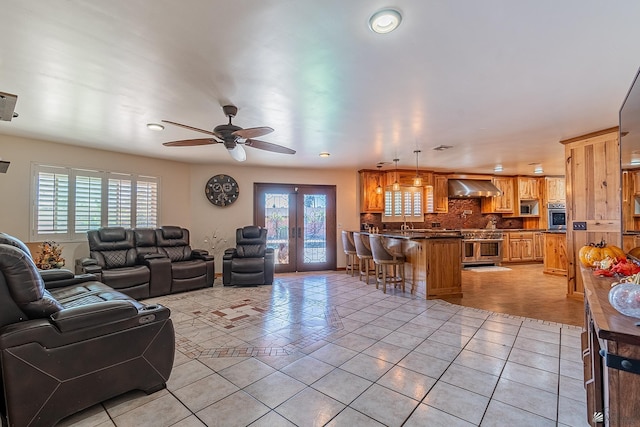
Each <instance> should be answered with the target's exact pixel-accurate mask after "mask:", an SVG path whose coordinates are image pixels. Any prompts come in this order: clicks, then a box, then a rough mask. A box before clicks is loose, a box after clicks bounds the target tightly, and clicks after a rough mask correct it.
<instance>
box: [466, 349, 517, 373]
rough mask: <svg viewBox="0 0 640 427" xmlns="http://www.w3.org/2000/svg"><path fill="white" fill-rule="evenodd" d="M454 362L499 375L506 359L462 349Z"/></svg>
mask: <svg viewBox="0 0 640 427" xmlns="http://www.w3.org/2000/svg"><path fill="white" fill-rule="evenodd" d="M453 363H456V364H458V365H462V366H466V367H467V368H471V369H477V370H479V371H482V372H486V373H488V374H491V375H497V376H499V375H500V373H501V372H502V368H503V367H504V365H505V363H506V361H505V360H504V359H499V358H497V357H491V356H488V355H486V354H480V353H474V352H473V351H469V350H462V351H461V352H460V354H459V355H458V357H456V359H455V360H454V361H453Z"/></svg>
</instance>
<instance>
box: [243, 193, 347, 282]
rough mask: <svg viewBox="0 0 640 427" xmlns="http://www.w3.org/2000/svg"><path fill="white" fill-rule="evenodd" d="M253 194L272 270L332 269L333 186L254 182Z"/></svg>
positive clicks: (334, 229)
mask: <svg viewBox="0 0 640 427" xmlns="http://www.w3.org/2000/svg"><path fill="white" fill-rule="evenodd" d="M254 195H255V196H254V197H255V200H254V209H253V212H254V224H256V225H260V226H262V227H264V228H266V229H267V230H268V234H267V246H268V247H270V248H273V250H274V258H275V263H276V266H275V271H276V273H284V272H294V271H317V270H335V269H336V187H335V186H333V185H296V184H263V183H256V184H254Z"/></svg>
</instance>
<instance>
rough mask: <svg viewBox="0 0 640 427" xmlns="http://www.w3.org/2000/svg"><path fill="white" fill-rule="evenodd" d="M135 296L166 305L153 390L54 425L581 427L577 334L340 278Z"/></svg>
mask: <svg viewBox="0 0 640 427" xmlns="http://www.w3.org/2000/svg"><path fill="white" fill-rule="evenodd" d="M148 302H149V303H151V302H158V303H161V304H164V305H166V306H168V307H170V308H171V310H172V319H173V322H174V327H175V330H176V356H175V363H174V369H173V372H172V374H171V378H170V379H169V382H168V383H167V388H166V389H165V390H162V391H159V392H157V393H154V394H152V395H149V396H147V395H144V394H143V393H140V392H131V393H128V394H125V395H122V396H119V397H117V398H114V399H111V400H109V401H106V402H104V403H102V404H100V405H96V406H94V407H92V408H89V409H88V410H86V411H83V412H81V413H78V414H76V415H74V416H72V417H70V418H67V419H66V420H63V421H62V422H61V423H60V424H59V425H63V426H101V427H106V426H118V427H121V426H136V427H140V426H153V427H158V426H182V427H190V426H225V427H230V426H247V425H251V426H270V427H272V426H294V425H297V426H323V425H327V426H350V427H354V426H382V425H386V426H401V425H402V426H426V425H428V426H447V427H455V426H478V425H481V426H516V425H517V426H547V425H549V426H586V425H587V423H586V415H585V414H586V409H585V401H586V397H585V391H584V388H583V384H582V362H581V352H580V332H581V330H580V327H578V326H573V325H568V324H560V323H554V322H548V321H540V320H534V319H529V318H525V317H518V316H513V315H508V314H501V313H495V312H491V311H486V310H482V309H477V308H469V307H463V306H460V305H456V304H452V303H449V302H445V301H441V300H430V301H426V300H423V299H419V298H416V297H412V296H411V295H409V294H402V292H400V291H390V292H388V293H387V294H386V295H385V294H383V293H382V291H380V290H377V289H376V287H375V285H373V284H371V285H366V284H365V283H364V282H361V281H359V280H358V279H357V277H356V278H354V277H351V276H349V275H346V274H345V273H344V272H321V273H315V274H309V273H307V274H282V275H277V277H276V280H275V283H274V284H273V286H263V287H247V288H233V287H227V288H224V287H222V286H220V285H218V284H217V285H215V286H214V287H213V288H210V289H205V290H199V291H195V292H189V293H185V294H179V295H171V296H166V297H161V298H155V299H153V300H149V301H148Z"/></svg>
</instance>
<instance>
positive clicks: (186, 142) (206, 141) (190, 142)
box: [162, 138, 218, 147]
mask: <svg viewBox="0 0 640 427" xmlns="http://www.w3.org/2000/svg"><path fill="white" fill-rule="evenodd" d="M217 143H218V141H216V140H215V139H213V138H200V139H183V140H181V141H170V142H163V143H162V145H164V146H165V147H193V146H196V145H210V144H217Z"/></svg>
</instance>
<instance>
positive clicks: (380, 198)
mask: <svg viewBox="0 0 640 427" xmlns="http://www.w3.org/2000/svg"><path fill="white" fill-rule="evenodd" d="M359 173H360V212H366V213H382V212H383V211H384V191H383V192H382V193H381V194H378V193H377V192H376V188H377V187H378V186H379V185H380V186H382V187H383V189H384V186H385V174H384V172H380V171H374V170H361V171H359Z"/></svg>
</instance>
